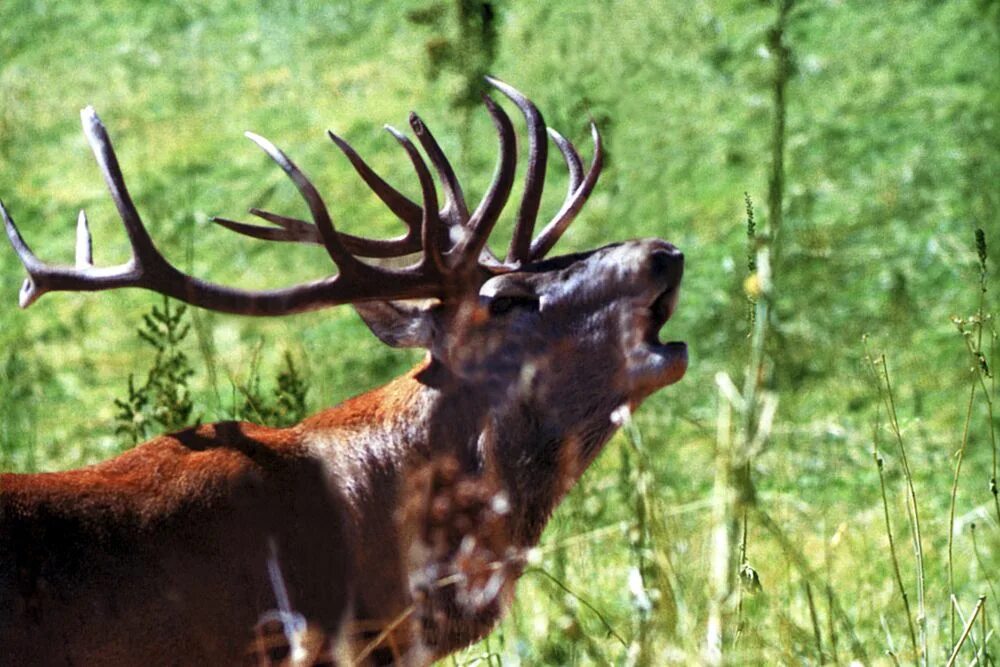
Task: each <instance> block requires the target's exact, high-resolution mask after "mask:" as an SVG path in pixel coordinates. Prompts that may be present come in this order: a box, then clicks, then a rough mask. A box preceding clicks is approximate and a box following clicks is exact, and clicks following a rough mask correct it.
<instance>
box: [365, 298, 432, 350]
mask: <svg viewBox="0 0 1000 667" xmlns="http://www.w3.org/2000/svg"><path fill="white" fill-rule="evenodd" d="M352 305H353V306H354V309H355V310H356V311H358V315H360V316H361V319H362V320H364V321H365V324H367V325H368V328H369V329H371V331H372V333H373V334H375V335H376V336H377V337H378V339H379V340H380V341H382V342H383V343H385V344H386V345H388V346H389V347H422V348H425V349H429V348H430V347H431V342H432V340H433V336H434V310H435V309H434V306H431V305H414V304H411V303H407V302H405V301H364V302H360V303H355V304H352Z"/></svg>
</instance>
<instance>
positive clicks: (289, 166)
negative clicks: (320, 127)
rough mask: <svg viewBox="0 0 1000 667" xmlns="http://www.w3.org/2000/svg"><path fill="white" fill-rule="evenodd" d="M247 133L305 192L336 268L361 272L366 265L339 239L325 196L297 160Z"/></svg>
mask: <svg viewBox="0 0 1000 667" xmlns="http://www.w3.org/2000/svg"><path fill="white" fill-rule="evenodd" d="M244 134H245V135H246V138H247V139H249V140H250V141H252V142H254V143H255V144H257V145H258V146H259V147H260V148H261V150H263V151H264V152H265V153H267V155H268V157H270V158H271V159H272V160H274V162H275V163H276V164H277V165H278V166H279V167H281V170H282V171H284V172H285V174H286V175H287V176H288V178H289V179H291V181H292V183H294V184H295V187H296V189H298V191H299V194H300V195H302V199H304V200H305V202H306V205H307V206H308V207H309V212H310V213H311V214H312V218H313V223H314V224H315V225H316V230H317V231H318V232H319V236H320V238H321V239H322V241H323V246H324V247H325V248H326V252H327V254H328V255H330V259H332V260H333V263H334V264H336V265H337V269H338V270H339V271H340V273H341V275H347V274H357V273H359V272H360V271H359V269H360V268H361V267H362V266H363V265H362V264H361V263H360V262H359V261H358V260H357V259H356V258H355V257H354V256H353V255H351V254H350V253H349V252H348V251H347V248H345V247H344V244H343V243H341V242H340V235H339V234H338V233H337V230H336V229H335V228H334V226H333V220H331V219H330V212H329V211H328V210H327V208H326V204H325V203H324V202H323V198H322V197H321V196H320V194H319V192H318V191H317V190H316V186H314V185H313V184H312V181H310V180H309V179H308V178H306V176H305V174H303V173H302V171H301V170H300V169H299V168H298V167H297V166H296V165H295V163H294V162H292V161H291V160H290V159H289V158H288V156H287V155H285V154H284V153H283V152H282V151H281V149H279V148H278V147H277V146H275V145H274V144H272V143H271V142H270V141H268V140H267V139H265V138H264V137H262V136H260V135H258V134H254V133H253V132H245V133H244Z"/></svg>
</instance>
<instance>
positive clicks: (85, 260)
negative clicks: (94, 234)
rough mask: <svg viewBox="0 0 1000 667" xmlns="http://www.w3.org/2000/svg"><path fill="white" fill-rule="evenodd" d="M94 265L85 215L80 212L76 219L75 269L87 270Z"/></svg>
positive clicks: (91, 243) (88, 227)
mask: <svg viewBox="0 0 1000 667" xmlns="http://www.w3.org/2000/svg"><path fill="white" fill-rule="evenodd" d="M93 265H94V243H93V241H92V240H91V238H90V225H88V224H87V214H86V213H85V212H84V211H80V215H78V216H77V218H76V267H77V268H78V269H84V268H88V267H91V266H93Z"/></svg>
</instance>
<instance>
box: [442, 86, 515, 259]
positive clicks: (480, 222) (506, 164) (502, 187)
mask: <svg viewBox="0 0 1000 667" xmlns="http://www.w3.org/2000/svg"><path fill="white" fill-rule="evenodd" d="M483 103H484V104H485V105H486V110H487V112H489V114H490V118H491V119H492V120H493V126H494V127H495V128H496V131H497V138H498V140H499V144H500V148H499V157H498V158H497V166H496V170H495V171H494V173H493V181H492V182H491V183H490V187H489V189H487V191H486V194H485V195H484V196H483V200H482V201H481V202H480V203H479V206H477V207H476V211H475V212H474V213H473V214H472V217H471V218H470V219H469V224H468V228H469V233H468V234H467V235H466V236H465V237H464V238H463V239H462V240H461V241H459V243H458V244H457V246H456V248H455V250H454V252H455V254H456V255H457V256H458V257H460V258H463V259H462V260H461V261H464V262H476V261H478V260H479V258H480V255H482V254H483V253H484V251H485V252H486V253H487V255H488V258H490V259H491V260H492V261H495V262H496V263H497V264H499V263H500V262H499V260H496V258H494V257H493V256H492V253H489V252H488V249H487V248H486V241H487V240H488V239H489V237H490V233H491V232H492V231H493V227H494V225H496V223H497V220H498V219H499V218H500V212H501V211H503V207H504V206H505V205H506V204H507V199H508V198H509V197H510V191H511V189H512V188H513V186H514V171H515V169H516V167H517V150H516V147H515V139H514V125H513V124H512V123H511V122H510V117H509V116H508V115H507V114H506V112H504V110H503V109H501V108H500V107H499V106H498V105H497V103H496V102H494V101H493V100H492V99H490V97H489V96H488V95H483Z"/></svg>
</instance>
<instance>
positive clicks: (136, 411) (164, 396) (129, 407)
mask: <svg viewBox="0 0 1000 667" xmlns="http://www.w3.org/2000/svg"><path fill="white" fill-rule="evenodd" d="M172 303H173V302H172V301H171V300H170V299H169V298H167V297H163V305H162V307H157V306H153V308H152V309H151V310H150V311H149V312H148V313H146V314H145V315H143V316H142V326H141V327H140V328H139V329H137V330H136V333H137V334H138V335H139V337H140V338H141V339H142V340H143V341H145V342H146V343H147V344H148V345H149V346H150V347H152V348H153V350H155V355H154V357H153V364H152V366H151V367H150V369H149V371H148V373H147V374H146V381H145V382H144V383H143V384H142V385H140V386H136V383H135V375H134V374H133V373H129V376H128V395H127V396H126V397H125V398H124V399H120V398H116V399H115V406H116V407H117V408H118V414H117V415H116V421H117V424H118V425H117V427H116V429H115V432H116V433H118V434H119V435H123V436H125V437H126V438H127V440H128V441H129V442H130V443H132V444H136V443H138V442H140V441H142V440H145V439H146V438H147V437H149V436H150V435H152V434H154V433H159V432H161V431H168V432H169V431H177V430H179V429H182V428H185V427H187V426H191V425H193V424H194V423H197V422H198V421H199V419H200V418H198V417H194V416H193V415H194V414H195V413H194V401H193V399H192V396H191V389H190V387H189V382H190V380H191V378H192V377H193V376H194V369H193V368H191V362H190V361H189V360H188V356H187V354H186V353H185V352H184V351H183V349H182V348H181V344H182V343H183V341H184V339H185V338H186V337H187V335H188V333H190V331H191V325H189V324H188V323H187V322H185V321H184V315H185V313H186V312H187V307H186V306H184V305H183V304H176V305H173V306H172V305H171V304H172Z"/></svg>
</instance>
